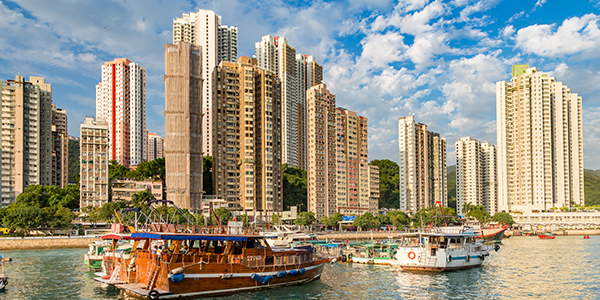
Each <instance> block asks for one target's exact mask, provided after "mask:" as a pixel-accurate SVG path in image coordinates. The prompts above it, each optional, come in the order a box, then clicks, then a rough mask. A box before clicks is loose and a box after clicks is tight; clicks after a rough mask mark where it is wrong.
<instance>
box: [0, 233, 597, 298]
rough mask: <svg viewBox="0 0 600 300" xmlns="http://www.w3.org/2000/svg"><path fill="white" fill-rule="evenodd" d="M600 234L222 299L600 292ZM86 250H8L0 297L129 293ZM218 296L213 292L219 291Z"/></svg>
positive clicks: (345, 272)
mask: <svg viewBox="0 0 600 300" xmlns="http://www.w3.org/2000/svg"><path fill="white" fill-rule="evenodd" d="M598 246H600V236H592V237H591V239H589V240H584V239H583V238H582V237H575V236H567V237H561V236H559V237H557V238H556V239H554V240H541V239H538V238H537V237H513V238H511V239H509V240H505V242H504V246H503V247H502V249H501V250H500V251H499V252H498V253H492V254H491V255H490V257H489V258H488V259H487V260H486V262H485V264H484V266H483V267H482V268H476V269H470V270H464V271H455V272H447V273H440V274H435V273H413V272H403V271H401V270H400V269H398V268H397V267H390V266H372V265H360V264H335V265H330V266H327V267H326V268H325V271H324V273H323V276H322V278H321V280H316V281H313V282H311V283H308V284H305V285H301V286H294V287H286V288H276V289H272V290H267V291H262V292H256V293H242V294H237V295H234V296H230V297H226V298H222V299H366V298H375V299H377V298H379V299H526V298H539V299H566V298H569V299H598V298H599V297H600V252H599V251H597V249H598ZM86 250H87V249H62V250H35V251H6V252H4V255H5V256H10V257H12V258H13V259H14V261H13V262H11V263H7V264H6V268H7V269H6V273H7V275H8V276H9V277H10V279H9V285H8V287H7V290H6V291H5V292H4V293H0V299H126V298H125V297H124V296H123V295H121V294H120V292H119V291H118V290H117V289H115V288H113V287H107V286H102V285H101V284H99V283H97V282H95V281H93V280H92V278H93V273H92V272H91V271H89V270H88V268H87V267H86V266H85V265H84V264H83V263H82V261H83V255H84V254H85V252H86ZM217 299H218V298H217Z"/></svg>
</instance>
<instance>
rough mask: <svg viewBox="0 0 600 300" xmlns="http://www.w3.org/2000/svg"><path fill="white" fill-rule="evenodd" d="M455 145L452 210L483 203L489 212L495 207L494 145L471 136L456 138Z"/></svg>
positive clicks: (495, 210)
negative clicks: (453, 204) (453, 205)
mask: <svg viewBox="0 0 600 300" xmlns="http://www.w3.org/2000/svg"><path fill="white" fill-rule="evenodd" d="M455 146H456V211H457V212H458V213H459V214H460V213H462V212H463V208H464V205H465V204H466V203H470V204H472V205H483V206H485V208H486V210H487V212H488V213H489V214H490V215H494V214H495V213H496V212H497V210H498V208H497V193H496V186H497V181H496V147H495V146H494V145H491V144H489V143H487V142H483V143H481V142H480V141H478V140H476V139H473V138H472V137H464V138H461V139H460V140H457V141H456V143H455Z"/></svg>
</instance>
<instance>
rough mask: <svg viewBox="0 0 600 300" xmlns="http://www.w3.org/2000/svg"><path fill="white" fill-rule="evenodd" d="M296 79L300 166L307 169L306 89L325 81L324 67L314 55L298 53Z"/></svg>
mask: <svg viewBox="0 0 600 300" xmlns="http://www.w3.org/2000/svg"><path fill="white" fill-rule="evenodd" d="M296 80H297V82H298V84H299V85H300V88H299V89H298V92H299V93H300V94H299V99H300V101H299V102H298V104H297V110H298V141H299V142H298V168H301V169H305V170H306V168H307V166H306V160H307V155H308V153H307V149H306V145H307V142H308V141H307V130H308V127H307V126H308V125H307V124H308V123H307V120H306V116H307V110H306V91H307V90H308V89H309V88H311V87H313V86H315V85H317V84H320V83H322V82H323V67H322V66H321V65H319V64H318V63H317V62H316V61H315V57H314V56H312V55H305V54H301V53H297V54H296Z"/></svg>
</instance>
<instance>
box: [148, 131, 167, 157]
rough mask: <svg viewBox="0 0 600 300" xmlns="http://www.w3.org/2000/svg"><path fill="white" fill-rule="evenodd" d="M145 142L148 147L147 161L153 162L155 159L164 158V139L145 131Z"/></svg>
mask: <svg viewBox="0 0 600 300" xmlns="http://www.w3.org/2000/svg"><path fill="white" fill-rule="evenodd" d="M146 136H147V138H146V140H147V142H148V145H147V146H146V149H148V154H147V155H146V157H148V161H153V160H155V159H157V158H162V157H165V139H163V138H162V137H161V136H159V135H158V134H156V133H154V132H149V131H148V130H146Z"/></svg>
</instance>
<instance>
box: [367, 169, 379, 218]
mask: <svg viewBox="0 0 600 300" xmlns="http://www.w3.org/2000/svg"><path fill="white" fill-rule="evenodd" d="M369 173H370V176H369V185H370V187H371V190H370V199H369V212H371V213H372V214H374V215H375V214H378V213H379V167H378V166H375V165H369Z"/></svg>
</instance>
